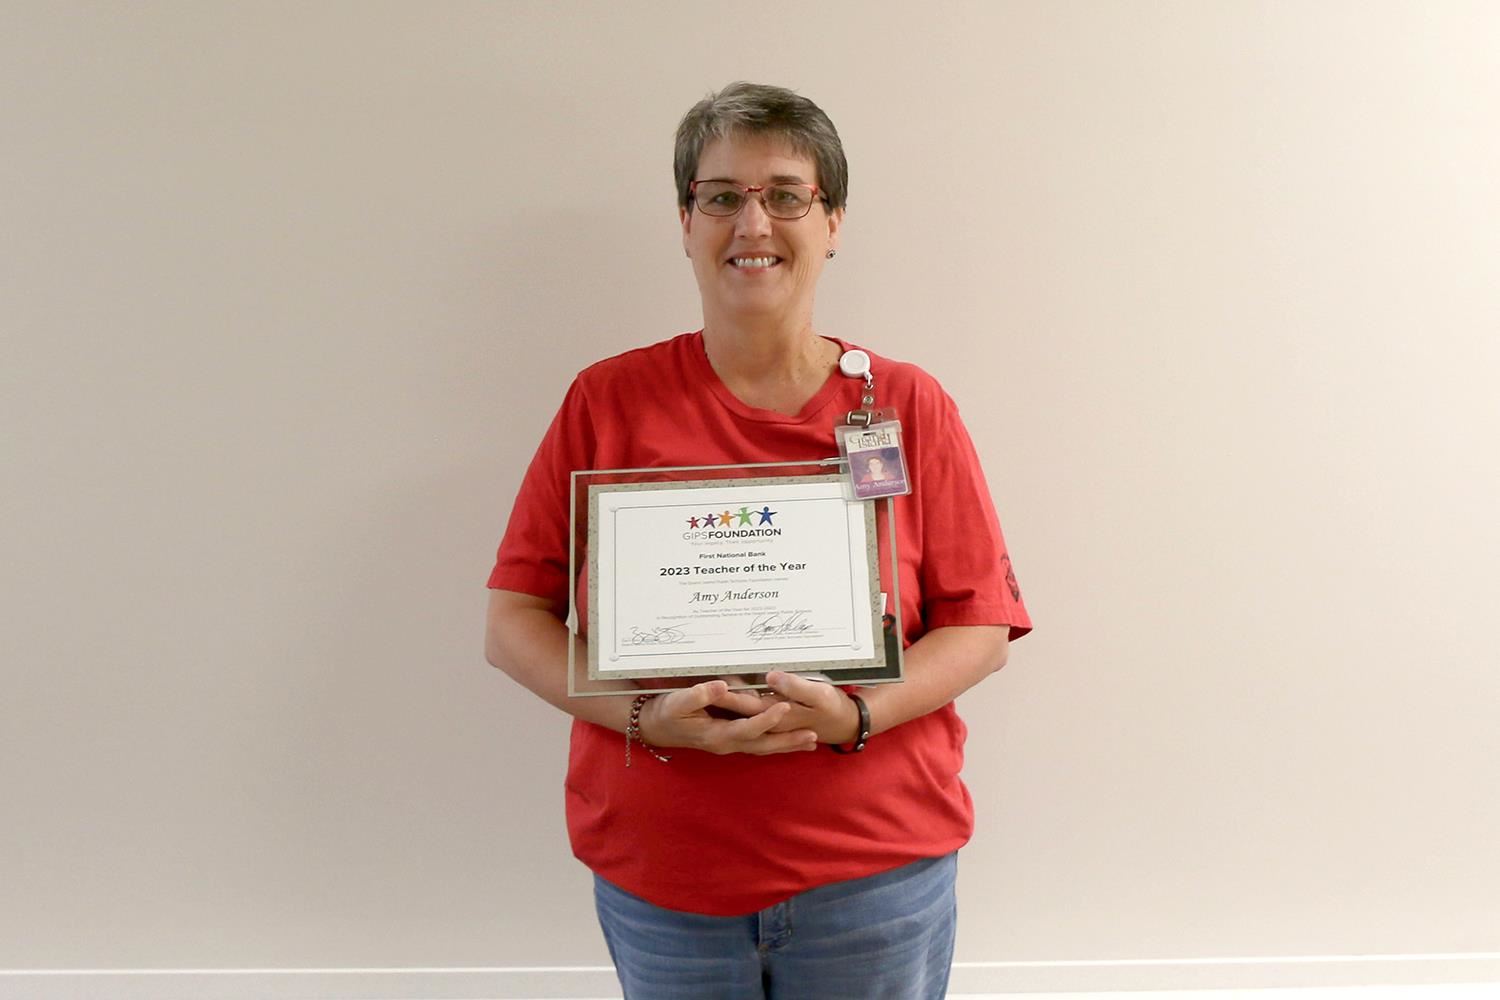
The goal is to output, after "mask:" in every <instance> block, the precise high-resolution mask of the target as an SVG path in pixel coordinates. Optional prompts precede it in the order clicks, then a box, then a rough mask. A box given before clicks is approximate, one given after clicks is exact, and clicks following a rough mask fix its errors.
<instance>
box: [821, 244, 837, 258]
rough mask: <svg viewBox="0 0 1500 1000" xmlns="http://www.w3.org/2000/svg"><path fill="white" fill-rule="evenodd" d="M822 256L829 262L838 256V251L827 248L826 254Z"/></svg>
mask: <svg viewBox="0 0 1500 1000" xmlns="http://www.w3.org/2000/svg"><path fill="white" fill-rule="evenodd" d="M824 256H825V257H827V258H828V259H829V260H833V258H834V257H836V256H838V251H837V250H835V249H833V247H829V248H828V253H826V254H824Z"/></svg>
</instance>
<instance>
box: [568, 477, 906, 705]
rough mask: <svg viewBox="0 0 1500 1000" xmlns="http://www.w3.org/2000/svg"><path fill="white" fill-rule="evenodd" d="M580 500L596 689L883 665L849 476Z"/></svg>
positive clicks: (624, 492)
mask: <svg viewBox="0 0 1500 1000" xmlns="http://www.w3.org/2000/svg"><path fill="white" fill-rule="evenodd" d="M587 491H588V564H587V565H588V618H587V621H588V676H589V678H590V679H591V680H603V679H630V680H640V679H644V678H670V677H684V676H714V675H725V674H739V675H750V674H763V673H765V672H766V671H768V670H773V669H785V670H804V671H817V672H820V673H826V674H829V675H830V676H833V675H835V674H836V672H838V671H841V670H858V669H865V670H868V669H869V668H872V667H875V668H883V667H884V666H885V664H886V653H887V643H886V641H885V639H884V636H883V635H882V628H881V612H882V611H883V610H884V608H883V607H881V605H880V598H881V595H880V572H879V561H878V560H879V556H878V548H877V544H876V531H875V512H874V506H873V505H871V504H868V503H863V502H859V501H855V500H852V498H851V497H850V496H849V494H848V490H847V488H846V486H845V485H844V477H842V476H837V475H816V476H799V477H795V478H786V477H776V476H767V477H762V478H753V479H708V480H692V481H683V482H628V483H606V484H600V485H589V486H588V487H587Z"/></svg>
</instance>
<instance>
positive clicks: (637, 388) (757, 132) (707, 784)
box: [486, 83, 1030, 1000]
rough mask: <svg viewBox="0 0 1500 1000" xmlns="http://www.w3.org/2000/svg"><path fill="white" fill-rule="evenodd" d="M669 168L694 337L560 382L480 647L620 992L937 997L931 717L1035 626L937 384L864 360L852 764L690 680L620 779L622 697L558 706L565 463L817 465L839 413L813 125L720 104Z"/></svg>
mask: <svg viewBox="0 0 1500 1000" xmlns="http://www.w3.org/2000/svg"><path fill="white" fill-rule="evenodd" d="M675 173H676V181H677V197H678V212H679V216H680V219H681V223H682V245H683V249H684V251H685V252H686V254H687V256H688V258H689V260H690V261H691V262H692V268H693V274H694V277H695V278H696V279H697V282H698V289H699V293H700V294H701V296H702V300H703V327H702V329H701V330H699V331H698V332H696V333H690V334H683V335H681V336H678V337H675V338H673V339H671V340H667V341H664V342H662V343H659V344H656V345H654V346H651V347H646V348H641V349H638V350H635V351H630V352H627V353H625V354H622V355H619V356H618V357H614V358H610V359H608V360H605V361H602V362H599V363H598V364H596V365H593V366H592V367H590V368H588V369H586V370H585V371H583V372H582V373H580V374H579V375H578V377H577V378H576V379H575V380H574V382H573V385H572V386H571V388H570V389H569V390H568V393H567V396H566V398H565V399H564V400H563V404H562V408H561V409H560V410H559V412H558V414H557V416H556V418H555V419H554V421H553V423H552V425H551V427H550V428H549V430H548V431H547V435H546V438H545V439H544V440H543V442H542V445H541V447H540V449H539V450H538V452H537V455H536V457H535V459H534V460H533V461H532V464H531V467H530V469H529V470H528V471H527V474H526V478H525V481H524V482H523V484H522V486H521V491H520V494H519V495H518V497H517V500H516V505H515V508H514V509H513V511H512V514H511V520H510V524H509V526H508V527H507V530H506V533H505V538H504V540H503V541H502V542H501V545H500V550H499V556H498V559H497V561H496V565H495V569H494V572H493V573H492V574H491V577H490V581H489V585H490V587H491V588H492V591H493V593H492V596H491V603H490V612H489V628H488V634H487V640H486V651H487V655H488V657H489V660H490V662H491V663H493V664H495V665H496V666H498V667H500V668H501V669H503V670H505V671H506V672H507V673H508V674H510V675H511V676H512V677H513V678H515V679H516V680H517V681H519V682H520V683H521V684H523V685H524V686H525V687H527V688H529V689H530V690H531V691H533V692H534V693H536V694H538V695H540V696H541V697H542V698H544V699H546V700H547V701H549V702H551V703H552V704H553V705H556V706H557V707H558V708H560V709H562V710H563V711H565V712H567V713H569V714H570V715H572V716H574V720H575V721H574V723H573V736H572V745H571V752H570V757H569V767H568V778H567V782H566V799H567V816H568V830H569V835H570V838H571V841H572V845H573V851H574V853H575V854H576V855H577V856H578V857H579V858H580V859H581V860H582V861H584V863H585V864H587V865H588V866H589V867H590V868H591V869H593V871H594V873H595V887H596V892H595V898H596V906H597V909H598V913H599V919H600V924H601V926H602V927H603V930H604V934H605V938H606V941H607V942H608V944H609V948H610V954H611V955H612V957H613V958H614V961H615V965H616V968H617V970H618V972H619V975H620V979H621V982H622V984H623V986H624V989H625V996H626V997H627V998H630V997H643V998H649V1000H677V998H683V1000H689V998H691V1000H711V998H718V997H722V998H726V1000H740V998H759V997H762V996H765V995H767V993H768V992H769V993H772V994H773V995H775V996H777V997H786V998H792V997H807V998H817V1000H831V998H837V997H846V996H847V997H851V998H858V1000H871V998H877V997H892V998H900V1000H912V998H920V997H941V996H942V995H943V993H944V990H945V987H946V982H947V976H948V968H949V965H950V963H951V958H952V948H953V927H954V902H953V899H954V896H953V884H954V873H955V852H956V851H957V849H958V848H959V847H960V846H961V845H963V844H964V843H965V842H966V841H967V840H968V839H969V836H970V833H971V832H972V828H973V809H972V804H971V802H970V799H969V795H968V792H967V790H966V789H965V788H964V786H963V783H962V782H961V781H960V780H959V777H958V772H959V768H960V766H961V765H962V760H963V754H962V746H963V739H964V733H965V729H964V725H963V723H962V722H961V721H960V720H959V718H958V716H957V713H956V712H955V711H954V707H953V704H952V702H953V699H954V698H955V697H957V696H958V695H959V694H960V693H962V692H963V691H965V690H966V689H968V688H969V687H971V686H972V685H974V684H976V683H978V682H979V681H980V680H982V679H983V678H984V677H986V676H988V675H989V674H991V673H993V672H994V671H996V670H998V669H1000V667H1001V666H1002V665H1004V663H1005V658H1006V652H1007V644H1008V642H1009V640H1010V639H1011V638H1015V637H1017V636H1019V635H1021V634H1023V633H1025V632H1026V631H1029V629H1030V621H1029V619H1028V617H1027V614H1026V610H1025V607H1024V605H1023V604H1022V602H1021V596H1020V591H1019V590H1018V589H1016V588H1014V587H1013V586H1012V585H1010V584H1008V583H1007V576H1006V572H1007V570H1006V567H1008V566H1009V561H1008V557H1007V556H1006V554H1005V545H1004V541H1003V539H1002V537H1001V533H1000V528H999V524H998V521H997V519H996V516H995V512H994V507H993V505H992V503H991V501H990V497H989V493H988V490H987V488H986V486H985V483H984V478H983V475H982V473H981V472H980V469H979V465H978V461H977V459H976V457H975V454H974V449H973V445H972V444H971V443H970V440H969V437H968V434H967V433H966V432H965V430H964V428H963V424H962V423H961V421H960V420H959V417H958V412H957V409H956V408H955V406H954V404H953V402H952V400H951V399H950V398H949V397H948V396H947V395H946V394H945V393H944V392H943V391H942V389H941V388H940V387H939V386H938V385H937V383H936V382H935V381H934V380H933V379H932V378H931V376H929V375H927V374H926V373H924V372H922V371H921V370H920V369H918V368H916V367H914V366H911V365H907V364H902V363H899V362H894V361H889V360H886V359H884V358H881V357H877V356H874V355H871V359H872V360H871V373H872V374H873V376H874V378H875V384H876V391H877V392H878V393H879V405H880V406H882V407H892V408H894V409H895V410H896V411H897V412H898V413H899V415H900V417H901V420H902V422H903V441H904V443H905V446H906V455H905V458H906V462H907V466H906V467H907V469H908V470H909V475H910V476H911V478H912V488H913V492H912V494H911V495H909V496H906V497H902V498H900V499H899V500H897V501H896V502H897V511H898V516H897V531H898V548H899V557H898V561H899V566H898V570H899V573H900V584H901V586H900V593H901V599H902V605H903V606H902V613H903V616H904V617H903V619H902V620H903V622H904V629H905V635H904V636H903V640H904V641H905V642H906V643H907V644H908V646H907V648H906V651H905V679H904V680H903V681H902V682H901V683H899V684H887V685H881V686H878V687H872V688H869V689H868V690H864V691H861V692H859V693H860V695H861V696H862V697H863V700H864V702H865V703H866V705H867V708H868V713H869V716H870V728H869V732H870V736H869V740H868V749H866V750H864V752H861V753H847V752H846V753H842V754H838V753H831V752H828V749H827V748H825V747H823V746H822V745H823V744H827V745H829V746H830V747H838V748H840V749H845V750H847V749H849V748H848V747H847V744H850V743H852V742H854V741H855V738H856V733H857V730H858V729H859V728H860V712H859V707H858V705H857V704H856V701H855V699H854V698H852V697H851V696H850V695H849V694H847V693H845V692H844V691H842V690H840V688H838V687H836V686H833V685H829V684H824V683H818V682H816V681H813V680H809V679H806V678H802V677H798V676H795V675H792V674H786V673H781V672H772V673H771V674H769V675H768V677H767V682H768V684H769V685H770V687H771V689H772V691H773V692H774V697H769V698H764V699H762V698H759V697H756V696H755V695H753V694H750V693H745V692H735V691H731V690H729V687H728V685H727V684H726V683H725V682H724V681H723V680H712V681H707V682H704V683H701V684H697V685H694V686H691V687H687V688H683V689H681V690H677V691H673V692H671V693H669V694H665V695H662V696H660V697H656V698H651V699H649V700H645V701H643V702H640V704H639V717H638V727H639V728H638V735H639V738H640V739H641V740H642V742H644V743H645V744H648V745H649V747H650V748H655V749H656V750H658V751H661V752H660V753H659V754H656V753H653V756H657V758H658V759H657V760H647V759H645V758H646V756H647V755H646V754H644V753H638V754H637V763H636V766H634V767H631V768H629V769H627V768H626V767H625V761H624V759H623V753H622V749H621V745H622V735H621V734H622V733H625V732H626V730H627V726H628V725H630V714H631V709H632V706H633V703H632V700H631V699H628V698H618V699H617V698H579V699H569V698H568V696H567V679H566V662H567V643H568V641H569V640H568V636H567V631H566V629H565V627H564V625H563V622H562V618H563V616H565V614H566V612H567V604H568V596H569V591H570V587H571V586H572V581H570V580H569V579H568V576H567V566H568V538H567V522H568V517H567V511H568V489H569V485H568V474H569V473H570V472H571V471H572V470H575V469H609V468H639V467H647V466H680V465H711V464H726V465H727V464H742V463H750V462H777V461H802V460H815V459H821V458H825V457H827V456H828V455H831V454H834V453H835V452H836V450H837V449H836V444H835V441H834V436H833V433H834V426H835V424H837V423H840V422H842V418H843V416H844V415H845V414H846V413H847V412H848V411H850V410H854V409H858V408H859V407H860V397H861V395H862V390H863V384H862V381H860V380H857V379H850V378H845V377H843V376H841V375H840V374H839V372H838V361H839V358H840V357H841V356H842V354H843V353H844V352H845V351H846V350H847V349H848V347H849V345H848V344H846V343H845V342H843V341H840V340H836V339H831V338H827V337H823V336H820V335H818V334H817V333H816V332H815V331H814V327H813V301H814V292H815V290H816V288H817V282H818V278H819V276H820V275H821V274H822V272H823V268H824V267H825V266H827V265H828V262H829V261H831V260H832V259H833V257H834V252H835V251H836V250H837V248H838V245H839V235H840V224H841V223H842V221H843V218H844V205H845V198H846V190H847V165H846V163H845V159H844V153H843V147H842V145H841V143H840V141H839V137H838V133H837V132H836V131H835V129H834V127H833V124H832V122H830V121H829V120H828V118H827V116H826V115H824V114H823V112H822V111H821V110H820V109H819V108H818V107H817V106H816V105H815V104H813V103H812V102H811V101H809V100H807V99H805V98H803V97H799V96H797V95H796V94H793V93H792V92H790V91H787V90H783V89H781V88H777V87H766V86H758V85H751V84H744V83H738V84H733V85H731V86H729V87H727V88H725V89H724V90H723V91H721V92H720V93H718V94H715V95H712V96H710V97H709V98H707V99H705V100H704V101H701V102H700V103H698V104H697V105H695V106H694V107H693V108H692V109H691V110H690V111H689V112H688V114H687V115H686V117H684V118H683V120H682V123H681V125H680V126H679V128H678V132H677V143H676V155H675ZM881 530H882V532H884V530H885V529H884V528H883V527H882V529H881ZM882 537H883V535H882ZM887 558H888V554H887ZM881 572H882V579H885V580H888V579H889V578H890V577H889V574H890V573H891V572H892V568H891V567H890V566H889V565H888V564H887V565H883V566H882V569H881ZM885 589H890V588H888V587H887V588H885ZM668 756H670V760H662V758H665V757H668ZM642 765H645V766H642ZM793 913H795V915H796V919H795V920H793V919H792V917H793Z"/></svg>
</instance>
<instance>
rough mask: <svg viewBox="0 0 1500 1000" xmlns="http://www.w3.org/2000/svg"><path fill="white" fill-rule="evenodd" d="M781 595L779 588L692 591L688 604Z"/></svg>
mask: <svg viewBox="0 0 1500 1000" xmlns="http://www.w3.org/2000/svg"><path fill="white" fill-rule="evenodd" d="M780 596H781V591H779V590H726V591H724V592H723V593H722V594H715V593H710V592H709V591H706V590H699V591H696V592H694V594H693V596H692V597H690V598H688V603H689V604H718V603H719V602H720V601H723V602H725V603H729V602H731V601H769V600H773V599H775V598H777V597H780Z"/></svg>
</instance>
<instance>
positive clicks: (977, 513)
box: [916, 391, 1031, 639]
mask: <svg viewBox="0 0 1500 1000" xmlns="http://www.w3.org/2000/svg"><path fill="white" fill-rule="evenodd" d="M940 404H941V414H940V415H939V416H938V419H937V420H936V421H935V424H936V426H938V427H940V428H941V433H940V434H939V435H938V437H937V438H936V439H935V440H934V439H930V438H929V439H928V440H927V441H926V442H925V447H924V448H923V454H922V461H921V465H920V466H919V468H918V469H917V474H918V476H919V478H918V479H917V483H916V485H917V489H919V490H920V491H921V492H922V508H923V511H922V516H923V526H922V565H921V570H920V572H921V578H922V605H923V607H922V616H923V619H924V621H925V624H926V627H927V628H929V629H934V628H942V627H944V626H948V625H1009V626H1010V638H1012V639H1018V638H1020V637H1021V636H1023V635H1025V634H1026V633H1027V632H1030V631H1031V616H1030V615H1029V614H1028V613H1027V611H1026V605H1025V603H1024V602H1023V601H1022V599H1021V588H1020V585H1019V584H1018V583H1017V582H1016V575H1015V572H1014V570H1013V569H1012V567H1011V561H1010V553H1009V551H1008V550H1007V549H1006V546H1005V536H1004V535H1003V534H1002V532H1001V530H1000V519H999V516H998V515H997V514H996V512H995V503H994V500H993V499H992V498H991V496H990V490H989V485H988V483H987V482H986V481H985V478H984V472H983V470H982V469H981V468H980V465H979V455H978V453H976V452H975V450H974V442H973V440H972V439H971V438H970V437H969V432H968V429H967V428H966V427H964V423H963V420H962V419H960V417H959V415H958V407H957V406H956V405H955V404H954V403H953V400H952V399H950V398H949V397H948V396H947V394H946V393H941V391H940Z"/></svg>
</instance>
